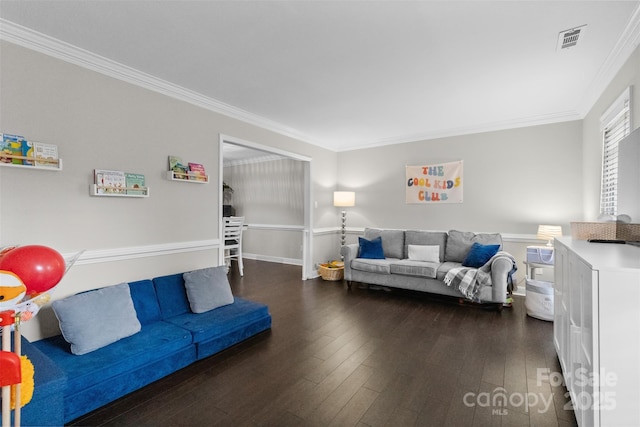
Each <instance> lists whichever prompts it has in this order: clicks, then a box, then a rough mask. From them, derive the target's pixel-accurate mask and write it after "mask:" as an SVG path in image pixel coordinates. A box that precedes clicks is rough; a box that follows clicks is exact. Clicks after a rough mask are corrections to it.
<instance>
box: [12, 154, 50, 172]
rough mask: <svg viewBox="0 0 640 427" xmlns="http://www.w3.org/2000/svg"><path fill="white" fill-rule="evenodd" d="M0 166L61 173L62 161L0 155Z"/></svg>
mask: <svg viewBox="0 0 640 427" xmlns="http://www.w3.org/2000/svg"><path fill="white" fill-rule="evenodd" d="M0 166H8V167H11V168H23V169H40V170H49V171H61V170H62V159H40V158H36V157H28V156H18V155H13V154H2V155H0Z"/></svg>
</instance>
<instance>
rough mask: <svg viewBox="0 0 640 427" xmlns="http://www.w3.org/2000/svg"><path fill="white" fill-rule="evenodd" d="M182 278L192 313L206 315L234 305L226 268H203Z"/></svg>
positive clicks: (185, 274)
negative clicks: (215, 309) (208, 312)
mask: <svg viewBox="0 0 640 427" xmlns="http://www.w3.org/2000/svg"><path fill="white" fill-rule="evenodd" d="M182 277H183V278H184V287H185V289H186V291H187V299H188V300H189V306H190V307H191V311H192V312H194V313H204V312H205V311H209V310H213V309H214V308H218V307H222V306H223V305H229V304H233V294H232V293H231V286H230V285H229V279H228V278H227V267H226V266H224V265H221V266H219V267H209V268H203V269H201V270H195V271H191V272H189V273H184V274H183V275H182Z"/></svg>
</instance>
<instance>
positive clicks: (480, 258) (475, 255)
mask: <svg viewBox="0 0 640 427" xmlns="http://www.w3.org/2000/svg"><path fill="white" fill-rule="evenodd" d="M499 249H500V245H481V244H480V243H478V242H475V243H474V244H473V245H472V246H471V249H469V253H467V256H466V257H465V258H464V260H463V261H462V265H463V266H464V267H473V268H480V267H482V266H483V265H485V264H486V263H487V261H489V260H490V259H491V257H493V256H494V255H495V254H497V253H498V250H499Z"/></svg>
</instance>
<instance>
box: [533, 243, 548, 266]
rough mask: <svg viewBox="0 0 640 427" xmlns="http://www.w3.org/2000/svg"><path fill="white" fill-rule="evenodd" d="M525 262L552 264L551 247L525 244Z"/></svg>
mask: <svg viewBox="0 0 640 427" xmlns="http://www.w3.org/2000/svg"><path fill="white" fill-rule="evenodd" d="M527 262H532V263H535V264H547V265H553V247H551V246H527Z"/></svg>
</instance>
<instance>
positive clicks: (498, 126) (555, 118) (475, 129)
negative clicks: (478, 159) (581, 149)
mask: <svg viewBox="0 0 640 427" xmlns="http://www.w3.org/2000/svg"><path fill="white" fill-rule="evenodd" d="M583 118H584V116H583V115H581V114H579V113H578V112H577V111H566V112H560V113H553V114H544V115H540V116H532V117H522V118H518V119H513V120H502V121H499V122H493V123H484V124H478V125H473V126H466V127H457V128H449V129H441V130H438V131H435V132H427V133H417V134H410V135H404V136H398V137H393V138H385V139H378V140H373V141H369V142H368V143H364V144H363V143H360V142H356V143H353V144H343V146H342V147H341V148H340V149H337V150H336V151H337V152H342V151H352V150H361V149H367V148H375V147H383V146H387V145H393V144H405V143H410V142H419V141H428V140H432V139H438V138H448V137H454V136H462V135H471V134H476V133H485V132H494V131H500V130H508V129H517V128H523V127H529V126H538V125H548V124H552V123H561V122H569V121H574V120H581V119H583Z"/></svg>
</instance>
